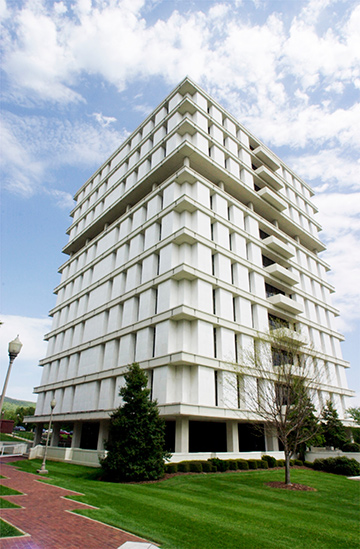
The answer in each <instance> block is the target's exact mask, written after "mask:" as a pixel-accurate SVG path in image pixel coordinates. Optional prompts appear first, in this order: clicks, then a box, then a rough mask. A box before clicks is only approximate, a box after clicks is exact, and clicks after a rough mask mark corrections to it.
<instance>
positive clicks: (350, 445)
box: [341, 442, 360, 452]
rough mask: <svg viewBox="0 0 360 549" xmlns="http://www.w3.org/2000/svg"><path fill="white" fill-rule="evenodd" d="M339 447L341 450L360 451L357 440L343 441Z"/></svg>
mask: <svg viewBox="0 0 360 549" xmlns="http://www.w3.org/2000/svg"><path fill="white" fill-rule="evenodd" d="M341 449H342V451H343V452H360V444H358V443H357V442H345V444H344V445H343V447H342V448H341Z"/></svg>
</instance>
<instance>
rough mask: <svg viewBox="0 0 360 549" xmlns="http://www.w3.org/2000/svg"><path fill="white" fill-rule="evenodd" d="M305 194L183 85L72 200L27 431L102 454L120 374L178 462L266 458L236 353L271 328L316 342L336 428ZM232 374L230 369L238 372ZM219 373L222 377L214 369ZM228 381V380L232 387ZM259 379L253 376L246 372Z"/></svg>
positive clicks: (337, 393)
mask: <svg viewBox="0 0 360 549" xmlns="http://www.w3.org/2000/svg"><path fill="white" fill-rule="evenodd" d="M312 194H313V192H312V190H311V188H310V187H309V185H308V184H307V183H306V182H304V181H302V180H301V179H300V178H299V177H298V176H297V175H296V174H295V173H294V172H293V171H292V170H291V169H290V168H289V167H288V166H286V165H285V164H284V163H283V162H282V161H281V160H280V159H279V158H277V157H276V156H275V155H274V154H273V153H272V152H271V151H270V150H269V149H268V148H267V147H265V146H264V145H263V144H262V143H261V142H260V141H259V140H258V139H257V138H256V137H254V136H253V135H251V134H250V133H249V131H248V130H246V128H244V127H243V126H242V125H241V124H240V123H239V122H238V121H237V120H235V119H234V118H233V117H232V116H231V115H230V114H229V113H228V112H226V111H225V110H224V109H223V108H222V107H221V106H220V105H218V104H217V103H216V102H215V101H214V100H213V99H212V98H211V97H209V96H208V95H207V94H206V93H205V92H204V91H203V90H202V89H201V88H199V87H198V86H197V85H196V84H194V83H193V82H192V81H191V80H189V79H188V78H186V79H185V80H183V81H182V82H181V83H180V84H179V85H178V86H177V87H176V88H175V90H174V91H173V92H172V93H171V94H170V95H169V96H168V97H167V98H166V99H165V100H164V101H163V102H162V103H161V105H160V106H159V107H158V108H157V109H156V110H155V111H154V112H153V113H152V114H151V115H150V116H149V117H148V118H147V119H146V120H145V121H144V122H143V123H142V124H141V125H140V126H139V127H138V128H137V129H136V130H135V131H134V132H133V134H132V135H131V136H130V137H129V138H128V139H127V140H126V141H125V142H124V143H123V144H122V145H121V147H120V148H119V149H118V150H116V151H115V152H114V154H113V155H111V157H110V158H109V159H108V160H106V162H105V163H104V164H103V165H102V166H101V168H99V170H97V172H96V173H95V174H94V175H93V176H92V177H91V178H90V179H89V180H88V181H87V182H86V183H85V184H84V185H83V186H82V187H81V188H80V190H79V191H78V192H77V193H76V195H75V199H76V206H75V208H74V209H73V211H72V212H71V216H72V217H73V223H72V225H71V226H70V228H69V230H68V234H69V242H68V244H67V245H66V246H65V248H64V250H63V251H64V253H66V254H67V255H68V259H67V261H66V262H65V263H64V264H63V265H62V267H61V269H60V271H61V273H62V278H61V282H60V284H59V286H58V287H57V288H56V293H57V303H56V306H55V307H54V309H53V310H52V311H51V315H52V317H53V325H52V329H51V332H50V333H49V334H48V335H47V339H48V352H47V356H46V358H45V359H44V360H42V361H41V366H42V367H43V376H42V381H41V385H40V386H39V387H37V388H36V389H35V391H36V392H37V393H38V395H39V396H38V402H37V406H36V421H37V422H38V423H39V424H40V426H41V424H42V423H44V422H46V421H48V418H49V413H50V402H51V400H52V399H53V398H55V399H56V402H57V404H56V407H55V409H54V435H53V442H52V444H53V445H55V446H56V444H57V441H58V431H59V426H60V425H61V423H64V422H67V423H72V424H73V429H74V435H73V439H72V446H73V448H82V449H97V450H101V449H102V448H103V442H104V439H106V436H107V429H108V425H109V413H110V412H111V411H112V410H113V409H114V408H116V407H117V406H118V405H119V404H120V397H119V388H120V386H121V385H122V384H123V373H124V371H125V369H126V367H127V365H128V364H130V363H132V362H134V361H136V362H139V363H140V365H141V367H142V368H144V369H145V370H146V371H147V372H148V376H149V386H150V387H151V393H152V396H153V398H156V399H157V401H158V404H159V408H160V412H161V415H162V416H163V417H164V418H165V419H166V422H167V445H168V447H169V449H170V450H171V451H172V452H174V459H180V458H183V457H184V456H188V455H189V454H193V453H198V454H199V453H201V455H204V454H205V455H208V456H210V454H213V453H219V452H220V453H221V452H231V453H234V455H235V454H236V455H238V454H239V452H240V453H241V452H246V451H255V450H256V451H265V450H266V451H267V452H271V451H276V450H278V441H277V439H276V437H274V436H273V433H272V432H271V431H270V430H269V429H268V428H267V426H266V425H265V426H264V436H263V437H255V436H254V435H253V433H252V430H251V426H252V422H253V421H254V419H255V418H254V416H253V415H252V414H251V413H249V406H248V398H249V392H250V391H251V387H253V386H254V380H255V378H254V377H253V376H251V375H250V374H249V375H247V376H245V377H243V378H242V382H241V383H237V382H236V381H235V380H236V375H237V374H236V372H235V371H234V364H236V362H237V361H238V360H239V353H240V349H244V348H246V347H248V346H249V345H251V344H252V342H253V339H254V336H255V335H256V334H258V332H259V331H260V332H266V331H268V329H269V323H270V325H271V323H272V322H273V321H274V318H275V319H276V318H277V319H281V320H284V321H286V322H287V324H288V326H289V328H290V329H293V330H296V333H299V332H301V334H302V337H303V338H304V339H305V340H306V341H309V342H312V343H313V345H314V346H315V348H316V349H317V351H318V354H319V357H320V367H321V369H322V370H323V373H324V376H325V377H324V383H323V385H322V390H321V391H319V395H318V397H319V400H320V401H323V402H324V401H326V400H327V399H329V398H330V399H331V400H332V401H333V402H334V404H335V405H336V408H337V410H338V412H339V415H340V417H344V412H345V407H344V406H345V403H344V399H345V397H346V396H351V395H352V392H351V391H349V389H348V388H347V384H346V376H345V371H346V368H347V367H348V363H347V362H345V361H344V360H343V359H342V356H341V350H340V342H341V340H342V336H341V335H340V334H339V333H338V332H337V331H336V329H335V328H334V317H335V316H336V315H337V314H338V313H337V311H336V309H334V307H333V306H332V305H331V299H330V297H331V296H330V294H331V293H332V292H333V288H332V286H331V285H330V284H329V283H328V282H327V281H326V277H325V275H326V271H327V270H328V265H327V264H326V263H325V262H324V261H323V260H322V259H321V258H320V257H319V256H318V253H319V252H321V251H323V250H324V245H323V244H322V243H321V242H320V240H319V238H318V231H319V230H320V226H319V224H318V223H317V221H316V220H315V215H314V214H315V213H316V208H315V206H314V205H313V204H312V202H311V196H312ZM235 370H236V368H235ZM229 371H230V372H231V373H230V374H229V375H228V374H226V375H224V373H225V372H229ZM231 376H233V381H234V382H231V381H230V382H229V379H230V378H231ZM254 376H255V374H254Z"/></svg>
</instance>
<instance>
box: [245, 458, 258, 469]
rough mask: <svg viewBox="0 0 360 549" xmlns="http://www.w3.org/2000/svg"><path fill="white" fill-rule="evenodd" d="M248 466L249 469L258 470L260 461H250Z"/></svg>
mask: <svg viewBox="0 0 360 549" xmlns="http://www.w3.org/2000/svg"><path fill="white" fill-rule="evenodd" d="M247 462H248V464H249V469H257V468H258V464H257V462H258V460H257V459H248V460H247Z"/></svg>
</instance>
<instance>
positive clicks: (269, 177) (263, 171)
mask: <svg viewBox="0 0 360 549" xmlns="http://www.w3.org/2000/svg"><path fill="white" fill-rule="evenodd" d="M255 174H256V175H257V176H258V177H260V178H261V179H262V180H263V181H265V182H266V183H268V184H269V185H270V186H271V187H272V188H273V189H275V191H279V190H280V189H282V188H283V184H282V183H281V181H280V179H279V178H278V177H277V176H276V174H275V173H274V172H272V171H271V170H269V168H267V167H266V166H260V168H257V169H256V170H255Z"/></svg>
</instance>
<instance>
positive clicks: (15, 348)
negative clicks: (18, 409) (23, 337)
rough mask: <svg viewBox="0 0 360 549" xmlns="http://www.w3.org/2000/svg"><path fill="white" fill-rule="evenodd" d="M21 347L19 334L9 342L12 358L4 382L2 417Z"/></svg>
mask: <svg viewBox="0 0 360 549" xmlns="http://www.w3.org/2000/svg"><path fill="white" fill-rule="evenodd" d="M21 347H22V343H21V341H20V339H19V336H18V335H17V336H16V339H13V341H10V343H9V348H8V351H9V359H10V360H9V366H8V370H7V373H6V378H5V382H4V387H3V391H2V395H1V398H0V417H1V412H2V407H3V403H4V398H5V393H6V388H7V384H8V382H9V378H10V372H11V367H12V365H13V362H14V360H15V358H16V357H17V356H18V354H19V353H20V351H21Z"/></svg>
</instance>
